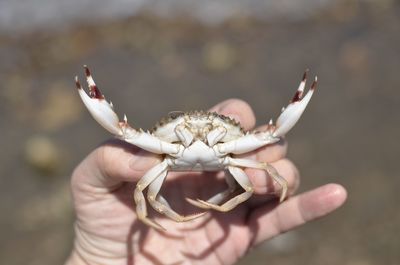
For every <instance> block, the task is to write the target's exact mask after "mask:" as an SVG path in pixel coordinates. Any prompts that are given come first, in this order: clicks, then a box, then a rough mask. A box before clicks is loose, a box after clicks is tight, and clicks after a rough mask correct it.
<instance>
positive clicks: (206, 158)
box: [75, 66, 317, 230]
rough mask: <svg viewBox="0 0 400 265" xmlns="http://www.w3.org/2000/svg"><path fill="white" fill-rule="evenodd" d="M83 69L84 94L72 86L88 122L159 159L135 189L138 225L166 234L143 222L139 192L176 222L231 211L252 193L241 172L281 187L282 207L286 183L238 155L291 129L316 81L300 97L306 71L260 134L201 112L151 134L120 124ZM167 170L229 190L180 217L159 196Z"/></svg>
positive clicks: (164, 123) (169, 120) (173, 119)
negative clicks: (213, 176) (212, 176)
mask: <svg viewBox="0 0 400 265" xmlns="http://www.w3.org/2000/svg"><path fill="white" fill-rule="evenodd" d="M84 69H85V75H86V79H87V83H88V87H89V95H88V94H87V93H86V92H85V91H84V89H83V88H82V86H81V84H80V82H79V80H78V77H75V83H76V87H77V89H78V92H79V95H80V97H81V98H82V101H83V103H84V104H85V105H86V107H87V108H88V110H89V112H90V113H91V115H92V116H93V118H94V119H95V120H96V121H97V122H98V123H100V125H102V126H103V127H104V128H105V129H106V130H108V131H109V132H110V133H112V134H114V135H115V136H116V137H117V138H119V139H122V140H124V141H126V142H128V143H130V144H133V145H135V146H137V147H139V148H142V149H144V150H146V151H148V152H151V153H155V154H159V155H160V156H161V157H162V162H160V163H159V164H157V165H155V166H154V167H152V168H151V169H150V170H148V171H147V172H146V173H145V174H144V176H143V177H142V178H141V179H140V180H139V181H138V182H137V184H136V188H135V190H134V201H135V203H136V214H137V218H138V219H139V220H141V221H142V222H143V223H145V224H147V225H149V226H151V227H153V228H155V229H158V230H165V229H164V228H163V227H162V226H161V225H160V224H159V223H157V222H156V221H154V220H152V219H150V218H148V217H147V206H146V200H145V196H144V193H143V192H144V190H145V189H146V188H147V201H148V203H149V204H150V205H151V206H152V207H153V208H154V209H155V210H156V211H158V212H159V213H161V214H164V215H165V216H167V217H168V218H170V219H172V220H174V221H176V222H184V221H190V220H193V219H195V218H198V217H200V216H202V215H204V214H205V213H206V212H207V210H211V209H212V210H216V211H220V212H227V211H230V210H232V209H233V208H235V207H236V206H238V205H239V204H240V203H242V202H245V201H246V200H248V199H249V198H250V197H251V196H252V194H253V191H254V188H253V185H252V183H251V182H250V180H249V177H248V176H247V175H246V173H245V171H244V169H245V168H255V169H261V170H265V171H266V172H267V173H268V175H269V176H270V177H271V178H272V179H273V180H274V181H275V182H277V183H278V184H279V185H280V186H281V194H280V198H279V201H280V202H282V201H283V200H284V199H285V198H286V196H287V190H288V183H287V181H286V180H285V179H284V178H283V177H282V176H280V175H279V173H278V172H277V170H276V169H275V168H274V167H273V166H272V165H270V164H269V163H266V162H259V161H255V160H251V159H244V158H239V157H238V155H242V154H245V153H248V152H251V151H253V150H256V149H258V148H260V147H263V146H266V145H270V144H273V143H276V142H278V141H279V140H280V139H281V138H282V137H283V136H284V135H285V134H286V133H287V132H288V131H289V130H290V129H291V128H292V127H293V126H294V125H295V124H296V122H297V121H298V120H299V118H300V116H301V115H302V113H303V111H304V110H305V108H306V106H307V104H308V103H309V101H310V99H311V97H312V95H313V92H314V91H315V88H316V85H317V77H315V80H314V82H313V83H312V85H311V88H310V89H309V91H308V92H307V93H306V94H305V95H304V88H305V84H306V79H307V71H308V70H306V71H305V73H304V75H303V78H302V80H301V82H300V85H299V87H298V89H297V91H296V93H295V95H294V97H293V98H292V99H291V100H290V102H289V104H288V106H287V107H286V108H282V112H281V114H280V116H279V117H278V119H277V121H276V123H275V124H274V123H273V122H272V120H271V121H270V122H269V125H268V126H267V129H266V130H265V131H251V132H245V131H244V130H243V129H242V127H241V126H240V124H239V123H238V122H236V121H235V120H233V119H231V118H229V117H226V116H223V115H220V114H217V113H215V112H204V111H192V112H172V113H171V114H170V115H168V117H166V118H164V119H162V120H161V121H160V122H158V123H157V124H156V126H155V127H154V128H153V129H152V130H150V131H143V130H142V129H134V128H133V127H131V126H130V125H129V124H128V121H127V118H126V115H124V118H123V120H122V121H120V119H119V118H118V116H117V114H116V113H115V112H114V107H113V105H112V103H111V102H107V101H106V99H105V97H104V95H103V94H102V93H101V92H100V90H99V89H98V87H97V86H96V84H95V82H94V80H93V78H92V75H91V72H90V70H89V68H88V67H87V66H84ZM303 95H304V96H303ZM170 171H225V172H226V174H225V179H226V182H227V184H228V188H227V189H226V190H225V191H222V192H220V193H218V194H216V195H214V196H213V197H211V198H209V199H207V200H202V199H197V200H194V199H190V198H186V200H187V201H188V202H189V203H190V204H192V205H194V206H196V207H199V208H201V209H202V212H200V213H196V214H192V215H187V216H183V215H181V214H178V213H177V212H175V211H174V210H173V209H172V208H171V207H170V205H169V204H168V202H167V200H166V199H165V198H164V197H163V196H162V195H160V194H159V192H160V189H161V186H162V184H163V182H164V180H165V179H166V176H167V174H168V172H170ZM237 184H238V185H239V186H240V187H241V188H242V192H241V193H240V194H238V195H236V196H234V197H233V198H230V197H232V196H233V193H234V192H235V191H237V186H238V185H237Z"/></svg>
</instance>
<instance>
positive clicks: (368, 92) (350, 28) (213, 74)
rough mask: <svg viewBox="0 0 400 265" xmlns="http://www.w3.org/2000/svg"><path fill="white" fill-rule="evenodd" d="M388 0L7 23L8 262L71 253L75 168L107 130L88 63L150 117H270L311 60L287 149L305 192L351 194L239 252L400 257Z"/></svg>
mask: <svg viewBox="0 0 400 265" xmlns="http://www.w3.org/2000/svg"><path fill="white" fill-rule="evenodd" d="M383 2H385V3H386V4H382V5H380V4H363V5H362V4H354V5H350V4H346V5H343V4H342V5H337V6H334V7H333V8H332V9H331V10H329V11H326V12H323V13H318V14H316V15H315V16H314V17H312V18H310V19H308V20H306V21H303V22H299V23H283V22H279V21H276V22H274V23H266V22H259V21H256V20H252V19H249V18H237V19H232V20H230V21H228V22H226V23H225V24H223V25H220V26H217V27H205V26H201V25H199V24H198V23H196V22H192V21H190V20H188V19H184V18H182V19H174V20H171V19H170V20H160V19H157V18H154V17H152V16H148V15H147V16H146V15H143V16H140V17H136V18H133V19H126V20H123V21H116V22H112V23H111V22H108V23H105V24H101V23H98V24H96V25H81V26H77V27H75V28H73V29H70V30H68V31H63V32H59V33H54V32H53V33H44V32H35V33H32V34H29V35H25V36H21V37H11V36H9V35H3V36H0V58H1V59H0V80H1V83H0V110H1V111H0V117H1V118H0V126H1V136H2V137H1V138H0V143H1V151H0V176H1V177H0V194H1V195H0V196H1V197H0V212H1V218H0V235H1V237H0V238H1V239H0V242H1V243H0V244H1V248H0V263H1V264H8V265H17V264H24V265H36V264H41V265H42V264H61V263H62V262H63V260H64V259H65V257H66V256H67V255H68V252H69V250H70V247H71V243H72V236H73V229H72V222H73V212H72V209H71V205H70V197H69V187H68V184H69V177H70V173H71V171H72V170H73V168H74V166H75V165H76V164H77V163H78V162H79V161H80V160H81V159H82V158H83V157H84V156H85V155H86V154H87V153H88V152H90V151H91V150H92V149H93V148H94V147H96V146H97V145H98V144H99V143H101V142H102V141H104V140H105V139H107V138H108V137H109V135H108V134H107V133H106V132H105V131H104V130H103V129H101V128H100V127H99V126H98V125H97V124H96V123H95V122H94V121H93V120H92V119H91V117H90V116H89V115H88V113H87V112H86V110H84V109H83V107H82V104H81V103H80V101H79V98H78V96H77V94H76V91H75V90H74V84H73V77H74V76H75V75H76V74H78V73H79V74H80V73H81V71H82V69H81V66H82V65H83V64H88V65H90V66H91V67H92V70H93V72H94V73H95V76H96V81H97V82H98V85H99V86H100V87H101V88H102V89H103V91H104V93H106V95H107V96H108V98H111V99H112V101H113V103H114V105H115V106H116V107H117V110H118V112H119V113H121V114H122V113H123V112H125V113H126V114H127V115H128V117H129V118H130V121H132V123H134V124H135V126H137V127H142V128H150V127H151V126H152V125H153V124H154V123H155V122H156V121H157V120H158V119H159V118H160V117H162V116H164V115H165V114H166V113H168V112H169V111H172V110H193V109H207V108H209V107H210V106H212V105H213V104H215V103H217V102H219V101H221V100H224V99H226V98H232V97H236V98H241V99H243V100H246V101H247V102H248V103H249V104H251V106H253V108H254V111H255V113H256V115H257V118H258V124H262V123H265V122H266V121H268V120H269V119H270V118H271V117H276V116H277V114H278V113H279V110H280V109H281V107H282V106H283V105H284V104H286V102H287V100H288V99H289V98H290V96H291V95H292V93H293V90H294V89H295V88H296V87H297V85H298V81H299V79H300V77H301V75H302V72H303V71H304V69H305V68H310V70H311V72H310V74H318V78H319V81H320V86H319V90H318V93H316V94H315V96H314V98H313V101H312V102H311V104H310V106H309V107H308V109H307V111H306V112H305V115H304V117H303V118H302V120H301V122H300V123H299V124H298V125H297V126H296V127H295V128H294V129H293V131H292V132H291V133H290V134H289V135H288V139H289V142H290V152H289V157H290V158H291V159H292V160H293V161H295V163H296V165H297V166H298V168H299V169H300V171H301V175H302V185H301V188H300V190H301V191H305V190H308V189H311V188H314V187H316V186H318V185H322V184H324V183H328V182H337V183H341V184H343V185H344V186H345V187H346V188H347V189H348V191H349V200H348V202H347V203H346V205H345V206H344V207H343V208H342V209H340V210H339V211H338V212H336V213H335V214H333V215H331V216H329V217H327V218H324V219H322V220H319V221H317V222H314V223H311V224H308V225H307V226H305V227H303V228H301V229H299V230H296V231H293V232H289V233H287V234H285V235H284V236H282V237H278V238H277V239H275V240H273V241H271V242H269V243H266V244H264V245H262V246H261V247H259V248H258V249H256V250H254V251H253V252H251V253H250V254H249V255H248V256H247V257H246V258H244V259H243V260H242V261H241V262H240V264H267V263H268V264H280V265H284V264H309V265H313V264H325V265H330V264H341V265H370V264H386V265H396V264H400V254H399V253H400V252H398V250H399V249H400V237H399V235H398V231H399V226H400V211H399V206H398V205H399V203H400V197H399V196H398V186H399V184H400V178H399V177H398V150H400V141H399V140H398V138H397V137H398V136H399V135H400V124H399V113H400V112H399V106H400V93H399V88H400V75H399V69H400V34H399V33H400V12H399V10H400V9H399V8H400V6H399V4H398V3H397V2H394V1H393V2H391V1H383ZM81 77H82V75H81ZM149 102H151V106H152V109H149Z"/></svg>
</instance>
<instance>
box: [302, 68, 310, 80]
mask: <svg viewBox="0 0 400 265" xmlns="http://www.w3.org/2000/svg"><path fill="white" fill-rule="evenodd" d="M308 71H310V69H308V68H307V69H306V70H305V71H304V74H303V78H302V81H306V79H307V73H308Z"/></svg>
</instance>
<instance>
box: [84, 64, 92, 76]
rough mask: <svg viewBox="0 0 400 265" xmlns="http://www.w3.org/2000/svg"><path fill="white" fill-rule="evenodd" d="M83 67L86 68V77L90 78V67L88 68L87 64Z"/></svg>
mask: <svg viewBox="0 0 400 265" xmlns="http://www.w3.org/2000/svg"><path fill="white" fill-rule="evenodd" d="M83 67H84V68H85V74H86V76H90V75H91V74H90V70H89V67H88V66H87V65H86V64H85V65H84V66H83Z"/></svg>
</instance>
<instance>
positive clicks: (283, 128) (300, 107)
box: [273, 70, 317, 137]
mask: <svg viewBox="0 0 400 265" xmlns="http://www.w3.org/2000/svg"><path fill="white" fill-rule="evenodd" d="M307 72H308V70H306V71H305V73H304V75H303V80H302V81H301V83H300V85H299V88H298V89H297V91H296V94H295V95H294V97H293V98H292V100H291V101H290V103H289V105H288V106H287V107H286V108H285V109H282V113H281V115H280V116H279V117H278V119H277V121H276V126H275V128H276V129H275V131H274V132H273V136H274V137H281V136H283V135H285V134H286V133H287V132H288V131H290V129H292V128H293V126H294V125H295V124H296V123H297V121H298V120H299V119H300V117H301V114H303V112H304V110H305V109H306V107H307V104H308V102H309V101H310V99H311V96H312V95H313V93H314V91H315V89H316V87H317V77H315V80H314V82H313V83H312V85H311V88H310V90H309V91H308V92H307V94H306V95H305V96H304V97H303V93H304V87H305V84H306V80H307Z"/></svg>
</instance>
